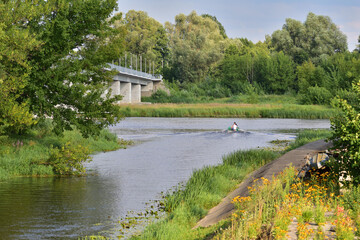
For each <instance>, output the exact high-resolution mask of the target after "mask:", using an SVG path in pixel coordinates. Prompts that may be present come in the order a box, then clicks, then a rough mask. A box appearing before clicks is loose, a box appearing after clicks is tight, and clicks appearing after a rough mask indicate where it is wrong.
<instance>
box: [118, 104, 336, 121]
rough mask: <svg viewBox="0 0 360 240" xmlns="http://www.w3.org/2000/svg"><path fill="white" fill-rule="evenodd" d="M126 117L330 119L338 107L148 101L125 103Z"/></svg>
mask: <svg viewBox="0 0 360 240" xmlns="http://www.w3.org/2000/svg"><path fill="white" fill-rule="evenodd" d="M122 106H123V108H122V113H123V115H124V116H126V117H238V118H299V119H329V118H331V117H333V116H335V115H336V113H337V110H336V109H333V108H330V107H326V106H318V105H296V104H221V103H210V104H147V105H122Z"/></svg>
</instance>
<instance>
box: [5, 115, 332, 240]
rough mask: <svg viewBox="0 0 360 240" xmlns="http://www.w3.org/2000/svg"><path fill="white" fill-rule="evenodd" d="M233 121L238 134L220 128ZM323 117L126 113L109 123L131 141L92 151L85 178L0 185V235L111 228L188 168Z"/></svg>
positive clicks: (50, 235)
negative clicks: (132, 115) (131, 115)
mask: <svg viewBox="0 0 360 240" xmlns="http://www.w3.org/2000/svg"><path fill="white" fill-rule="evenodd" d="M234 121H237V123H238V125H239V127H240V128H241V129H245V130H246V131H247V132H246V133H227V132H225V131H224V130H225V129H226V128H227V127H229V126H230V125H231V124H232V123H233V122H234ZM329 127H330V124H329V121H328V120H298V119H224V118H221V119H217V118H205V119H198V118H127V119H125V120H123V121H122V122H120V123H119V124H117V125H116V126H113V127H111V128H110V130H111V131H112V132H114V133H116V134H117V135H118V136H119V137H121V138H124V139H127V140H134V141H135V142H136V143H137V144H136V145H134V146H131V147H129V148H128V149H121V150H118V151H113V152H107V153H99V154H96V155H95V156H94V157H93V161H92V162H91V163H88V164H87V165H86V167H87V169H88V172H89V173H91V174H90V175H89V176H87V177H81V178H15V179H12V180H9V181H6V182H2V183H0V196H1V197H0V239H77V238H78V237H81V236H85V235H87V236H89V235H92V234H97V233H99V232H103V233H104V232H108V231H111V230H112V229H114V228H116V226H117V225H116V221H118V220H119V219H120V218H121V217H124V216H125V215H126V214H127V213H128V211H135V212H140V211H143V210H144V209H145V208H146V207H147V205H146V203H148V202H149V201H152V200H156V199H159V198H160V196H161V192H162V191H164V192H165V191H167V190H169V189H170V188H172V187H173V186H176V185H177V184H178V183H180V182H183V181H186V180H187V179H188V178H189V177H190V176H191V173H192V172H193V171H194V170H195V169H199V168H201V167H203V166H205V165H215V164H219V163H221V159H222V156H224V155H226V154H228V153H230V152H233V151H235V150H239V149H251V148H258V147H267V146H271V144H270V143H269V142H270V141H271V140H276V139H280V140H291V139H294V137H295V134H294V132H295V131H296V130H297V129H304V128H307V129H309V128H329Z"/></svg>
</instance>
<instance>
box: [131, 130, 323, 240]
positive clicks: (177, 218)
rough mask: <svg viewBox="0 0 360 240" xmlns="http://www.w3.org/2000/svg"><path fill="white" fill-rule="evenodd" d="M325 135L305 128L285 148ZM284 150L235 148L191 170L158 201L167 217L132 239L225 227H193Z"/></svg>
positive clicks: (197, 235) (190, 235)
mask: <svg viewBox="0 0 360 240" xmlns="http://www.w3.org/2000/svg"><path fill="white" fill-rule="evenodd" d="M327 136H329V131H324V130H312V131H309V130H307V131H304V132H302V133H300V134H299V136H298V138H297V140H296V141H295V142H294V143H292V144H291V145H290V146H289V147H288V148H287V150H286V151H289V150H291V149H294V148H297V147H299V146H301V145H304V144H305V143H307V142H311V141H314V140H317V139H322V138H326V137H327ZM276 149H277V148H276ZM283 153H284V152H279V151H276V150H274V149H262V150H249V151H238V152H234V153H232V154H230V155H228V156H227V157H225V158H224V159H223V163H222V164H220V165H217V166H211V167H210V166H209V167H205V168H204V169H201V170H198V171H196V172H194V173H193V175H192V177H191V178H190V179H189V181H188V182H187V183H186V185H185V186H183V187H180V188H178V189H177V190H176V191H175V192H173V193H169V194H168V195H166V197H165V200H164V203H162V204H161V205H162V206H163V209H164V210H165V212H166V213H167V214H166V217H165V218H163V219H162V220H159V221H156V222H155V223H153V224H151V225H149V226H148V227H146V229H145V230H144V231H143V232H142V233H139V234H138V235H137V236H134V237H132V239H206V238H207V237H208V236H212V235H213V234H214V233H215V232H218V231H219V229H221V228H222V227H223V226H224V222H220V223H218V224H214V225H212V226H210V227H208V228H197V229H192V228H193V227H194V226H195V225H196V223H197V222H198V221H199V220H200V219H201V218H203V217H204V216H205V215H206V214H207V212H208V210H209V209H211V208H212V207H214V206H216V205H217V204H218V203H219V202H220V201H221V199H222V198H223V197H225V196H226V195H227V194H228V193H229V192H231V191H232V190H234V189H235V188H236V187H237V186H238V184H239V183H240V182H242V181H243V180H244V179H245V177H246V176H247V175H248V174H249V173H250V172H252V171H254V170H256V169H258V168H260V167H261V166H263V165H265V164H266V163H269V162H271V161H273V160H274V159H276V158H278V157H279V156H280V155H281V154H283Z"/></svg>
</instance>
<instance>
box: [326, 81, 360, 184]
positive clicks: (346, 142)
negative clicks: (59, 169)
mask: <svg viewBox="0 0 360 240" xmlns="http://www.w3.org/2000/svg"><path fill="white" fill-rule="evenodd" d="M353 90H354V92H355V93H356V94H357V96H358V97H360V81H359V82H358V83H357V84H353ZM336 106H337V107H339V108H340V109H341V111H342V114H341V115H339V116H338V117H336V118H334V119H331V128H332V130H333V132H332V136H331V137H330V140H332V141H333V145H334V148H333V149H334V150H335V151H336V154H335V159H336V160H333V161H331V163H330V164H331V166H332V167H333V169H334V172H335V173H336V174H337V175H336V176H335V177H336V178H337V177H338V176H339V175H340V176H341V177H343V178H344V179H346V178H347V177H348V176H349V177H350V178H351V179H352V183H354V184H355V185H359V184H360V175H359V172H360V153H359V149H360V138H359V133H360V112H359V110H357V107H358V106H352V105H350V104H349V103H348V102H347V101H346V100H344V99H340V98H338V99H336ZM343 183H344V184H349V182H348V181H345V182H343Z"/></svg>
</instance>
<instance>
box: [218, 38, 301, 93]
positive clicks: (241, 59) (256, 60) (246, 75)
mask: <svg viewBox="0 0 360 240" xmlns="http://www.w3.org/2000/svg"><path fill="white" fill-rule="evenodd" d="M242 41H244V40H242ZM245 42H246V41H245ZM219 68H220V77H221V79H222V82H223V83H224V84H225V85H226V86H228V87H229V88H230V89H231V90H232V92H233V93H235V94H237V93H240V92H245V91H246V88H247V86H248V85H249V84H251V85H256V86H258V87H261V88H262V89H263V90H265V91H266V92H267V93H273V94H283V93H285V92H286V91H288V90H289V89H291V88H293V85H294V80H295V64H294V62H293V61H292V59H291V58H290V57H289V56H287V55H285V54H284V53H282V52H279V53H278V52H273V53H271V52H270V50H269V49H268V47H267V45H266V44H263V43H257V44H255V45H254V44H252V43H249V42H247V43H246V45H245V44H244V45H243V46H242V47H241V48H240V49H239V48H238V47H236V46H234V45H230V46H229V47H228V48H227V49H226V51H225V57H224V59H223V60H222V62H221V64H220V65H219Z"/></svg>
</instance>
